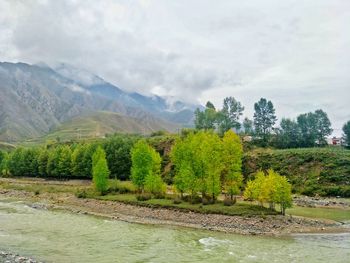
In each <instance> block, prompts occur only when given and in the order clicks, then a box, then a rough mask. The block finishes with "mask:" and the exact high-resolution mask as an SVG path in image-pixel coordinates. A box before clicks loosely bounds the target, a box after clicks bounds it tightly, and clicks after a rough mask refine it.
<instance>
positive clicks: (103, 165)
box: [92, 146, 110, 194]
mask: <svg viewBox="0 0 350 263" xmlns="http://www.w3.org/2000/svg"><path fill="white" fill-rule="evenodd" d="M109 174H110V172H109V169H108V165H107V160H106V153H105V151H104V150H103V149H102V147H100V146H99V147H97V149H96V151H95V153H94V154H93V156H92V180H93V184H94V187H95V190H96V191H98V192H99V193H100V194H104V193H106V192H107V190H108V178H109Z"/></svg>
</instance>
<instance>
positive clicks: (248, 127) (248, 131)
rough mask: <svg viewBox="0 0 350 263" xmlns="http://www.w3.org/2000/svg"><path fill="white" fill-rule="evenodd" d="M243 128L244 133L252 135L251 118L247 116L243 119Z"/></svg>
mask: <svg viewBox="0 0 350 263" xmlns="http://www.w3.org/2000/svg"><path fill="white" fill-rule="evenodd" d="M243 129H244V134H246V135H252V134H253V133H254V123H253V121H252V120H250V119H248V118H247V117H246V118H244V120H243Z"/></svg>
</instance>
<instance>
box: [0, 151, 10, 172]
mask: <svg viewBox="0 0 350 263" xmlns="http://www.w3.org/2000/svg"><path fill="white" fill-rule="evenodd" d="M8 160H9V155H8V153H7V152H3V151H0V176H1V175H3V176H7V175H8V173H9V171H8V165H7V163H8Z"/></svg>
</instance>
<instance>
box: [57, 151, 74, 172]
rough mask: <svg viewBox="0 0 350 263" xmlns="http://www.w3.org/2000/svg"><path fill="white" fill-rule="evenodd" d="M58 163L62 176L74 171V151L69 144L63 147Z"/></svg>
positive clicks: (58, 170)
mask: <svg viewBox="0 0 350 263" xmlns="http://www.w3.org/2000/svg"><path fill="white" fill-rule="evenodd" d="M57 157H58V163H57V173H58V175H59V176H60V177H69V176H71V172H72V151H71V149H70V147H69V146H68V145H65V146H63V147H62V148H61V151H60V154H59V155H58V156H57Z"/></svg>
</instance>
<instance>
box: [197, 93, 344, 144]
mask: <svg viewBox="0 0 350 263" xmlns="http://www.w3.org/2000/svg"><path fill="white" fill-rule="evenodd" d="M243 111H244V107H243V106H242V104H241V102H239V101H237V100H236V99H235V98H233V97H227V98H225V99H224V101H223V106H222V109H221V110H217V109H216V108H215V106H214V105H213V104H212V103H211V102H210V101H208V102H207V104H206V107H205V109H204V110H200V109H197V110H196V111H195V120H194V124H195V127H196V129H198V130H210V129H211V130H215V131H217V132H218V133H219V134H220V135H223V134H224V133H225V132H226V131H228V130H230V129H233V130H235V131H236V132H238V133H240V134H242V135H249V136H252V138H253V142H252V143H253V144H255V145H258V146H263V147H266V146H272V147H276V148H281V149H283V148H301V147H315V146H325V145H327V141H326V138H327V136H329V135H331V134H332V132H333V129H332V127H331V122H330V120H329V118H328V115H327V113H326V112H324V111H323V110H321V109H318V110H316V111H314V112H308V113H304V114H300V115H298V116H297V118H296V119H295V120H293V119H290V118H282V120H281V121H280V123H279V126H278V127H276V126H275V125H276V123H277V117H276V114H275V112H276V110H275V108H274V105H273V103H272V102H271V101H269V100H267V99H265V98H261V99H260V100H259V101H258V102H256V103H255V104H254V116H253V120H250V119H248V118H244V120H241V117H242V115H243ZM343 132H344V136H343V137H344V140H345V144H346V145H350V121H349V122H347V123H346V124H345V125H344V127H343Z"/></svg>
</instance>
